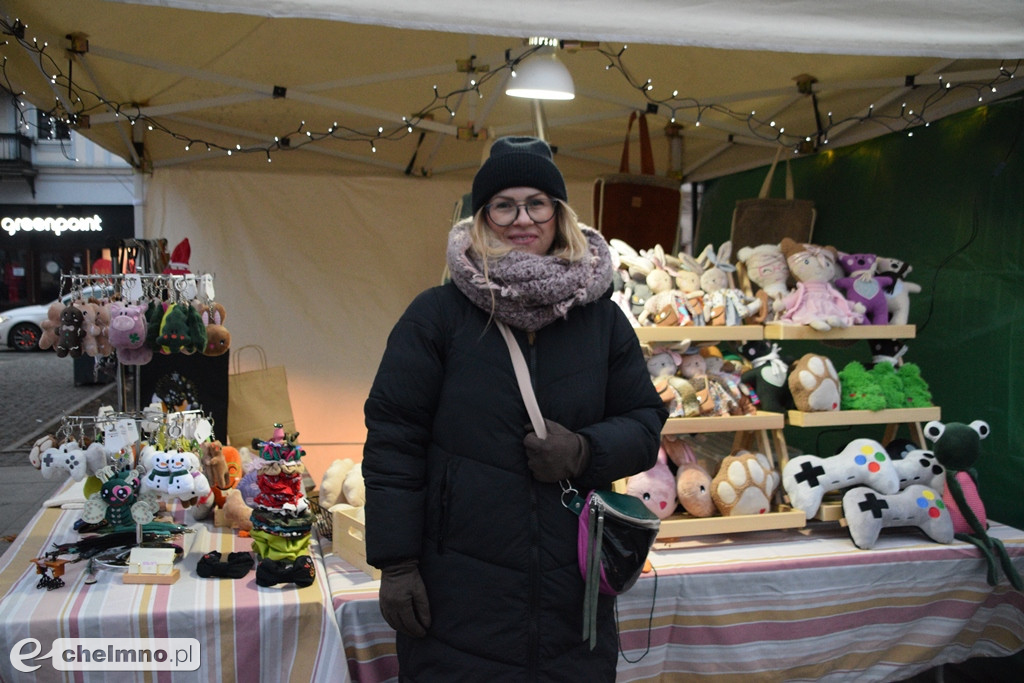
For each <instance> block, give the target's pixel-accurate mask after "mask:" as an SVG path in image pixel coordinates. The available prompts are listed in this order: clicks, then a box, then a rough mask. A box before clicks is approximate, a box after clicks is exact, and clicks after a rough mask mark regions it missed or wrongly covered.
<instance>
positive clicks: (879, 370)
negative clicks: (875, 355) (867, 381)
mask: <svg viewBox="0 0 1024 683" xmlns="http://www.w3.org/2000/svg"><path fill="white" fill-rule="evenodd" d="M871 376H872V377H873V378H874V380H875V384H877V386H878V390H879V392H880V393H881V395H882V397H883V398H884V399H885V407H886V408H906V407H907V405H906V401H905V400H904V389H903V380H902V379H901V378H900V376H899V375H898V374H897V372H896V368H894V367H893V366H892V363H889V362H888V361H883V362H881V363H876V364H875V366H874V367H873V368H871Z"/></svg>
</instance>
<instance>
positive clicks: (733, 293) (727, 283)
mask: <svg viewBox="0 0 1024 683" xmlns="http://www.w3.org/2000/svg"><path fill="white" fill-rule="evenodd" d="M730 256H732V242H730V241H726V242H723V243H722V245H721V246H720V247H719V248H718V252H717V253H715V251H714V249H713V248H712V246H711V245H710V244H709V245H708V246H707V247H706V248H705V249H704V251H703V252H701V256H700V257H699V258H698V262H700V263H701V265H702V266H703V267H704V274H703V275H701V276H700V286H701V289H703V290H704V318H705V321H706V324H708V325H742V324H743V323H744V321H745V320H746V319H747V318H750V317H751V316H753V315H755V314H756V313H757V312H758V311H759V310H761V302H760V301H759V300H757V299H755V298H753V297H751V296H748V295H747V294H746V292H744V291H743V290H742V289H739V288H737V287H735V286H734V285H733V283H732V279H731V278H730V275H729V274H730V273H732V272H735V270H736V267H735V266H733V265H732V264H731V263H730V262H729V257H730Z"/></svg>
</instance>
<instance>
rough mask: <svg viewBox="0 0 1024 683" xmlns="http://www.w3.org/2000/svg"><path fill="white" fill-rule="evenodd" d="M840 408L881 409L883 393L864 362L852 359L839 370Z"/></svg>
mask: <svg viewBox="0 0 1024 683" xmlns="http://www.w3.org/2000/svg"><path fill="white" fill-rule="evenodd" d="M839 388H840V397H839V409H840V410H883V409H884V408H885V407H886V400H885V395H884V394H883V393H882V390H881V388H880V387H879V386H878V382H877V380H876V378H875V376H874V375H873V374H872V373H871V371H869V370H868V369H867V368H865V367H864V364H863V363H861V362H859V361H855V360H852V361H850V362H849V363H847V364H846V365H845V366H843V369H842V370H840V371H839Z"/></svg>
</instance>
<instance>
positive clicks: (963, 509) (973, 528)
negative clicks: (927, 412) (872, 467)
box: [924, 420, 1024, 590]
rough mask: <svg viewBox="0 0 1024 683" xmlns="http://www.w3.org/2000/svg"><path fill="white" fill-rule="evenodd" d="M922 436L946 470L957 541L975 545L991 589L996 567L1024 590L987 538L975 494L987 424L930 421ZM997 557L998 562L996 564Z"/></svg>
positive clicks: (999, 546) (1002, 552) (946, 497)
mask: <svg viewBox="0 0 1024 683" xmlns="http://www.w3.org/2000/svg"><path fill="white" fill-rule="evenodd" d="M924 435H925V437H926V438H927V439H928V440H929V441H931V442H932V450H933V452H934V453H935V459H936V460H938V461H939V463H941V464H942V466H943V467H945V468H946V486H945V490H944V491H943V493H942V500H943V501H944V502H945V504H946V507H947V508H949V511H950V516H951V517H952V519H953V530H954V532H955V533H956V538H957V539H958V540H961V541H965V542H967V543H972V544H973V545H975V546H977V548H978V550H980V551H981V553H982V555H983V556H984V557H985V561H986V563H987V564H988V575H987V577H986V579H987V581H988V583H989V585H990V586H995V585H996V584H997V583H998V582H999V577H998V569H997V567H998V566H999V565H1001V566H1002V568H1003V573H1005V574H1006V578H1007V579H1009V581H1010V584H1011V585H1012V586H1013V587H1014V588H1016V589H1017V590H1024V581H1022V580H1021V577H1020V574H1019V573H1018V572H1017V568H1016V567H1014V566H1013V562H1012V561H1011V560H1010V557H1009V555H1007V553H1006V548H1005V547H1004V546H1003V543H1002V541H1000V540H999V539H998V538H992V537H991V536H989V535H988V519H987V517H986V514H985V504H984V503H983V502H982V500H981V496H980V495H979V493H978V475H977V473H976V472H975V470H974V463H976V462H977V461H978V457H979V456H980V455H981V440H982V439H984V438H986V437H987V436H988V435H989V426H988V423H987V422H985V421H983V420H975V421H974V422H972V423H971V424H969V425H967V424H964V423H962V422H950V423H949V424H943V423H941V422H939V421H938V420H933V421H931V422H929V423H928V424H926V425H925V426H924ZM997 558H998V563H997Z"/></svg>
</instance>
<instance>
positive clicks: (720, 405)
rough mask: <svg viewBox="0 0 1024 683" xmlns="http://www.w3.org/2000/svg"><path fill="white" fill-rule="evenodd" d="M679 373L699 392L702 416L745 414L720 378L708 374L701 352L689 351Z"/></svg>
mask: <svg viewBox="0 0 1024 683" xmlns="http://www.w3.org/2000/svg"><path fill="white" fill-rule="evenodd" d="M679 372H680V374H681V375H682V376H683V378H684V379H686V380H687V381H688V382H689V383H690V384H691V385H692V386H693V388H694V390H695V391H696V392H697V400H698V401H699V402H700V414H701V415H703V416H714V415H742V414H743V411H742V409H741V408H740V406H739V404H738V403H737V402H736V399H735V397H734V396H733V395H732V394H731V393H730V392H729V389H728V387H726V386H725V385H724V384H723V383H722V382H721V381H719V379H718V378H716V377H713V376H711V375H709V374H708V373H707V361H706V360H705V359H704V356H702V355H701V354H700V352H699V350H697V349H689V350H687V352H686V353H685V354H683V356H682V360H681V361H680V364H679Z"/></svg>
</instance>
